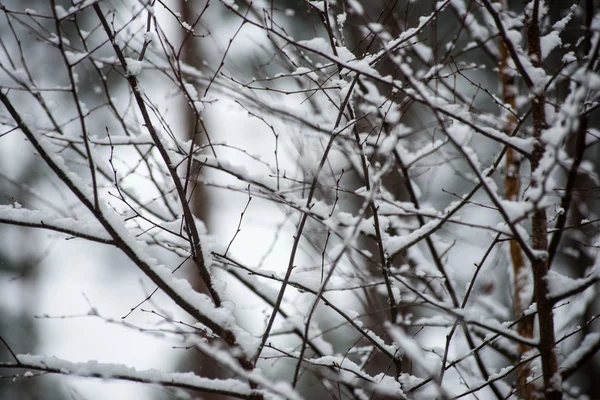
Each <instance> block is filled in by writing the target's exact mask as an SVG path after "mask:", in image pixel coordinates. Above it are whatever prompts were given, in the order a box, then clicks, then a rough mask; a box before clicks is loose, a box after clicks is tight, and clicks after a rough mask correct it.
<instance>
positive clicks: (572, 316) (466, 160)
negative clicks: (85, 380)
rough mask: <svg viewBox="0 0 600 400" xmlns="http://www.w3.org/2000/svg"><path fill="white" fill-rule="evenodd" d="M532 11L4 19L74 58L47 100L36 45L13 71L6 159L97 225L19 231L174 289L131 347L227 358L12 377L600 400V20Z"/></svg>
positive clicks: (32, 220) (150, 7)
mask: <svg viewBox="0 0 600 400" xmlns="http://www.w3.org/2000/svg"><path fill="white" fill-rule="evenodd" d="M513 3H514V2H508V1H494V0H481V1H477V2H476V1H468V0H445V1H443V0H442V1H418V2H414V1H381V2H380V1H373V2H368V1H360V0H346V1H341V0H338V1H305V2H297V3H293V4H292V3H288V2H275V1H263V2H251V1H246V2H235V1H233V0H223V1H221V2H220V3H214V4H213V3H210V2H191V1H188V2H187V3H186V4H184V7H183V9H182V10H177V9H174V8H171V6H170V4H169V3H168V2H161V1H156V2H155V1H139V2H137V3H135V5H134V6H133V7H131V8H125V9H124V8H123V7H121V6H118V7H117V5H115V4H112V3H111V2H97V1H93V0H92V1H82V2H76V3H75V4H74V5H73V6H72V7H69V8H66V7H61V6H58V5H56V4H52V8H51V9H50V10H49V11H47V12H44V13H41V12H37V11H36V12H34V11H32V10H25V9H19V8H16V6H15V8H8V7H6V6H3V7H2V12H3V13H4V15H5V17H6V18H7V19H8V20H11V21H13V22H14V23H18V24H20V25H21V28H19V30H18V31H16V32H15V34H14V36H15V38H16V39H18V38H19V37H20V36H21V35H26V34H28V35H34V36H35V37H36V38H37V40H39V41H40V43H42V44H43V45H44V46H46V47H48V48H51V49H52V50H53V51H54V54H57V55H59V56H60V58H61V59H62V62H61V63H60V64H57V65H60V66H57V67H56V68H55V74H54V75H55V76H56V80H55V81H52V80H47V81H45V86H43V87H42V86H40V84H39V83H38V82H37V81H36V80H35V79H32V78H31V77H30V76H29V75H28V71H27V68H26V66H25V65H24V64H23V62H24V61H23V60H26V59H27V57H28V51H29V50H28V49H27V48H25V47H19V48H18V54H19V57H21V55H22V56H23V57H22V58H20V59H19V58H15V60H17V61H16V62H13V63H11V64H7V63H5V62H3V64H2V65H3V71H4V74H5V76H4V78H6V79H3V81H2V82H7V83H3V84H2V85H3V86H2V87H1V88H0V89H1V91H0V102H1V103H2V104H3V106H4V109H2V111H1V113H0V123H2V126H3V127H4V132H3V134H2V136H1V137H0V140H5V141H9V140H15V139H14V138H15V137H18V138H25V139H26V140H27V141H28V143H29V145H30V149H31V152H32V154H35V157H36V158H37V161H38V162H40V163H42V164H44V165H45V168H46V170H47V173H48V174H49V175H52V176H53V179H54V181H53V182H54V183H55V185H56V186H57V187H60V191H61V193H62V194H63V195H64V196H66V198H67V199H68V204H70V206H69V207H68V209H59V210H56V209H53V208H52V207H49V205H44V204H42V205H40V206H39V207H33V206H32V207H24V206H23V205H22V204H21V203H16V202H13V200H11V201H10V202H6V204H5V205H3V206H0V218H2V222H4V223H6V224H12V225H20V226H27V227H31V228H40V229H45V230H49V231H52V232H55V234H56V235H57V237H68V238H77V240H88V241H93V242H97V243H100V244H104V245H106V246H107V247H109V248H111V249H112V250H113V251H115V252H119V253H122V254H123V255H125V256H126V257H127V258H128V259H129V261H130V264H131V265H132V266H134V267H137V269H138V270H139V272H140V274H141V275H142V276H144V277H145V278H146V279H147V282H151V284H152V285H154V286H155V288H156V290H154V291H152V292H151V294H150V295H149V296H148V298H147V299H146V300H145V301H143V302H142V303H140V304H139V305H138V306H135V307H132V310H131V313H129V314H128V315H127V317H128V316H129V315H131V314H132V313H142V312H147V313H150V314H151V315H153V316H155V317H156V318H157V319H159V320H160V321H161V322H162V324H161V325H160V327H159V328H158V329H157V328H156V327H155V326H153V327H152V328H150V327H148V326H139V325H135V326H134V325H133V324H128V323H127V318H125V320H126V321H125V322H124V323H125V324H128V325H127V326H129V327H131V328H132V329H137V330H139V332H140V335H143V334H156V333H157V332H158V333H159V334H160V335H162V336H163V337H164V340H165V341H173V342H176V343H177V346H178V347H180V348H185V349H188V356H189V357H192V358H193V357H194V355H195V354H200V356H198V358H197V359H198V360H199V359H200V358H202V360H203V361H202V363H201V367H200V369H197V370H196V372H195V373H190V374H182V373H173V372H165V371H154V370H152V371H138V370H134V369H131V368H127V367H124V366H116V365H113V364H97V363H93V362H90V363H71V362H69V361H66V360H59V359H55V358H49V357H45V356H31V355H22V354H16V353H15V352H13V351H12V347H13V344H11V343H10V341H6V344H5V347H6V348H7V349H9V350H11V351H10V352H9V354H10V356H9V357H7V358H6V360H5V361H3V362H1V363H0V367H4V368H24V369H29V370H38V371H44V372H48V373H57V374H63V375H75V376H84V377H90V378H93V377H103V378H110V379H121V380H129V381H135V382H143V383H148V384H154V385H158V386H161V387H165V388H169V390H172V391H173V392H175V393H176V394H177V395H188V394H189V395H194V393H195V392H200V393H211V394H214V395H222V396H232V397H239V398H256V399H258V398H260V399H262V398H280V397H282V398H293V399H296V398H301V397H302V396H303V395H306V396H307V397H308V396H315V395H316V396H318V397H319V398H326V397H331V398H340V399H341V398H356V399H362V398H368V397H373V398H423V399H430V398H448V399H458V398H466V397H469V398H490V399H493V398H497V399H505V398H509V397H511V396H514V397H520V398H525V399H535V398H548V399H555V400H558V399H562V398H579V397H582V396H586V395H589V396H594V390H596V389H594V388H593V384H589V383H586V377H589V375H588V374H589V373H590V372H588V371H594V370H597V368H598V367H597V362H598V359H597V357H595V355H596V352H597V350H598V349H599V348H600V333H598V332H597V331H598V329H597V327H598V324H597V322H596V319H597V317H598V316H599V315H600V311H599V304H598V301H597V299H596V295H595V293H596V286H597V283H598V280H599V279H600V271H599V269H598V268H599V266H598V263H599V261H598V252H597V248H598V243H599V241H598V236H599V235H598V216H597V214H598V210H597V208H598V204H597V201H596V199H595V196H597V192H598V191H597V188H598V176H597V169H598V165H597V161H596V159H597V158H596V157H594V155H596V153H597V144H598V130H597V128H596V127H595V122H596V116H595V113H596V109H597V104H598V93H599V92H598V89H599V88H600V77H599V75H598V67H599V66H598V52H599V49H600V13H598V12H597V10H596V8H595V4H594V2H593V1H592V0H587V1H581V2H578V3H575V4H563V3H561V2H548V3H546V2H544V1H540V0H531V1H528V2H526V3H525V4H524V5H523V4H516V3H515V4H513ZM211 7H214V9H213V8H211ZM215 10H216V12H217V13H224V14H223V15H227V18H226V19H224V20H221V19H218V22H216V21H217V20H216V19H211V17H210V16H214V15H216V13H215ZM160 16H166V17H160ZM24 18H28V21H29V22H27V23H24V22H22V21H23V20H24ZM79 18H85V20H86V21H94V22H93V23H91V25H90V26H89V27H86V28H85V29H84V28H83V27H81V26H79V25H78V24H77V21H78V20H79ZM38 20H44V21H47V20H50V21H52V22H53V23H54V26H53V27H52V28H47V27H46V25H43V24H41V23H38V22H37V21H38ZM32 21H33V22H32ZM224 21H225V22H224ZM306 27H310V29H306ZM73 29H74V30H75V32H77V33H78V40H77V41H75V40H71V39H70V36H66V32H67V31H68V30H71V31H72V30H73ZM173 32H176V33H173ZM206 32H208V33H206ZM205 40H206V41H211V42H213V43H217V44H218V45H217V46H216V47H215V46H214V45H212V46H206V47H204V48H205V49H215V48H218V51H217V50H215V54H212V53H210V52H208V51H206V50H204V51H203V52H202V53H196V54H194V53H195V52H197V51H198V49H199V48H200V47H199V46H204V45H205V44H206V43H205V42H204V43H203V41H205ZM190 46H191V47H190ZM199 54H202V55H199ZM204 58H206V59H210V60H209V61H207V63H206V64H207V67H206V68H204V67H201V66H200V65H199V62H200V60H202V59H204ZM88 70H95V71H96V72H97V77H96V79H97V81H96V84H94V83H93V82H94V81H93V78H91V79H92V81H91V82H92V83H90V80H89V79H86V80H85V81H83V80H80V78H79V77H80V76H81V75H82V74H84V73H85V72H86V71H88ZM108 76H110V77H111V79H113V80H116V81H121V82H122V83H125V84H126V85H127V86H128V88H129V91H128V92H127V95H123V96H119V97H118V98H117V97H114V96H112V95H111V90H110V89H109V87H108V86H107V85H106V81H107V79H106V77H108ZM46 82H48V83H46ZM83 82H85V84H84V83H83ZM88 85H90V86H95V87H97V88H98V90H97V91H98V98H95V99H93V100H91V99H90V101H91V103H90V101H88V102H85V101H83V98H82V93H83V88H82V86H88ZM55 92H60V93H64V94H65V95H64V97H63V100H64V101H63V102H62V103H61V107H60V110H56V109H54V108H50V107H48V102H49V101H50V99H52V98H54V97H55ZM92 104H93V105H92ZM174 104H177V106H176V107H178V108H179V107H181V109H183V110H185V111H184V112H180V111H181V109H178V110H177V112H176V113H175V114H176V115H175V116H174V114H173V113H172V112H171V110H172V107H173V105H174ZM107 111H108V112H107ZM33 113H34V115H38V114H39V115H43V116H44V117H43V119H38V118H36V119H32V118H29V117H28V116H29V115H32V114H33ZM99 115H101V116H102V119H101V120H100V121H98V119H99V118H98V116H99ZM182 115H183V116H182ZM209 115H210V118H209V117H208V116H209ZM181 119H183V120H184V121H182V120H181ZM98 122H100V125H98ZM98 126H100V127H101V128H98ZM211 131H216V132H217V133H216V134H215V135H212V132H211ZM231 132H236V133H241V135H238V136H236V135H233V134H231ZM240 137H243V140H240ZM43 189H44V190H47V191H48V190H50V189H49V188H47V187H44V188H43ZM198 190H201V191H202V193H203V194H202V196H203V197H204V196H208V195H211V196H212V195H213V193H214V194H215V196H216V197H214V198H215V199H219V200H218V201H219V203H220V204H219V205H220V207H215V208H210V209H208V210H209V211H208V213H207V212H206V210H207V209H206V208H205V209H203V210H199V209H198V207H197V204H198V202H202V201H198V197H196V200H194V194H195V193H197V192H198ZM204 198H205V197H204ZM240 198H243V199H244V200H243V201H242V202H241V203H240V201H239V199H240ZM15 201H17V202H18V201H19V199H18V198H17V199H15ZM54 208H56V207H54ZM217 209H220V210H225V212H219V211H217ZM232 216H233V217H232ZM199 217H201V218H202V219H204V220H207V219H210V220H211V221H212V223H211V224H210V225H209V229H208V231H207V230H206V228H205V224H203V223H202V222H201V219H200V218H199ZM232 221H233V226H234V227H235V230H234V233H233V234H232V235H230V236H229V237H227V238H224V237H223V236H222V235H220V236H219V235H217V236H214V235H212V233H213V232H215V231H218V230H219V229H220V228H221V226H224V225H227V224H229V225H231V224H232ZM265 226H266V227H267V229H264V228H265ZM257 232H260V233H257ZM265 232H266V233H265ZM182 266H184V267H183V268H182ZM190 266H191V268H190ZM190 269H191V270H193V271H194V272H193V273H194V275H195V276H196V277H197V278H198V279H197V280H198V281H199V282H200V284H199V285H193V286H192V285H191V284H190V281H193V279H194V278H190V274H189V270H190ZM183 270H185V271H183ZM217 271H218V273H217ZM225 280H226V281H225ZM193 287H197V288H198V289H197V290H196V289H194V288H193ZM232 288H234V289H232ZM148 307H150V308H151V309H148ZM90 315H93V316H96V317H97V318H105V317H103V316H101V314H100V313H99V312H98V311H97V310H96V309H95V308H93V307H92V309H91V310H90ZM110 321H111V322H112V320H110ZM239 321H244V323H243V324H242V323H240V322H239ZM242 325H243V326H242ZM206 360H212V362H213V363H212V364H211V362H207V361H206ZM214 365H218V366H219V369H220V371H221V372H223V373H225V374H227V375H228V376H221V377H219V378H215V374H214V368H215V367H214ZM589 365H592V366H591V367H589V368H588V366H589ZM588 381H589V378H588Z"/></svg>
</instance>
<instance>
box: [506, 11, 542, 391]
mask: <svg viewBox="0 0 600 400" xmlns="http://www.w3.org/2000/svg"><path fill="white" fill-rule="evenodd" d="M501 3H502V6H503V7H506V4H505V2H501ZM499 46H500V71H499V72H500V81H501V83H502V97H503V100H504V103H505V104H508V105H510V107H511V108H512V109H513V111H514V112H516V109H517V107H516V94H517V82H516V79H515V77H514V75H513V74H514V70H513V69H512V68H510V66H509V60H510V55H509V53H508V49H507V48H506V45H505V44H504V41H502V40H501V41H500V45H499ZM505 124H506V125H505V131H506V134H507V135H512V134H513V130H514V129H515V127H516V126H517V118H516V115H515V114H512V113H507V116H506V122H505ZM520 164H521V157H520V155H519V154H517V153H515V151H514V150H513V149H511V148H509V149H508V150H507V151H506V178H505V180H504V186H505V194H506V199H507V200H511V201H516V200H518V197H519V189H520V184H519V169H520ZM509 246H510V258H511V261H512V270H513V279H514V281H513V313H514V318H515V319H518V320H519V322H518V324H517V332H518V333H519V335H521V336H522V337H525V338H532V337H533V317H532V316H523V311H525V309H526V308H527V307H528V306H529V303H530V299H527V298H524V296H525V295H526V294H527V292H526V288H527V286H528V284H529V273H528V270H527V268H526V265H525V259H524V256H523V253H522V251H521V248H520V247H519V245H518V243H517V242H516V241H515V240H511V241H510V242H509ZM518 350H519V355H520V357H523V355H524V354H525V353H526V352H528V351H529V350H531V348H530V347H529V346H527V345H524V344H519V346H518ZM530 373H531V370H530V366H529V364H522V365H520V366H519V367H517V388H518V390H519V392H518V393H519V396H520V397H522V398H524V399H526V400H533V399H534V390H533V389H534V387H533V385H529V384H527V377H528V376H529V375H530Z"/></svg>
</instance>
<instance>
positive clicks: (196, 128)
mask: <svg viewBox="0 0 600 400" xmlns="http://www.w3.org/2000/svg"><path fill="white" fill-rule="evenodd" d="M205 6H206V0H201V1H189V0H179V9H180V10H181V18H182V19H183V20H184V21H185V22H187V23H188V24H190V26H192V28H193V29H194V30H195V31H197V32H198V31H199V30H200V29H201V26H200V24H199V23H198V22H199V20H198V17H199V15H200V13H201V12H202V11H203V10H204V8H205ZM203 56H204V54H203V49H202V44H201V42H200V39H198V38H196V37H190V36H188V37H187V38H185V43H184V45H183V50H182V52H181V61H183V62H185V63H186V64H189V65H191V66H194V67H196V68H199V69H201V66H202V65H203V64H202V61H203ZM201 89H202V90H204V89H203V88H198V92H199V93H201ZM181 121H182V134H183V135H185V138H184V140H191V141H193V142H194V143H195V146H196V147H195V148H197V147H198V146H200V145H202V144H205V135H204V132H203V131H202V129H203V126H202V124H201V123H200V122H201V121H200V120H199V118H198V115H197V114H196V113H195V112H194V110H193V109H192V107H191V106H185V107H182V110H181ZM190 172H191V173H192V174H195V173H196V172H197V171H194V170H192V171H190ZM188 196H189V198H190V199H191V200H190V201H191V204H190V208H191V210H192V212H193V213H194V215H195V216H196V217H198V218H199V219H201V220H202V221H203V222H204V223H205V224H206V226H207V228H208V227H209V223H210V218H209V215H210V213H209V208H210V206H209V201H210V198H209V195H208V192H207V190H206V188H205V187H204V185H202V184H201V183H191V182H190V184H189V187H188ZM188 270H189V271H190V276H189V278H188V280H189V281H190V283H191V284H192V286H193V287H194V288H195V290H197V291H199V292H206V286H205V285H204V283H203V282H202V279H200V276H199V275H198V274H197V273H196V271H197V269H196V267H195V266H190V267H189V269H188ZM180 368H182V369H183V370H192V371H195V372H196V373H197V374H198V375H201V376H204V377H207V378H224V377H225V376H226V375H227V373H226V371H224V370H223V369H222V368H221V367H220V366H219V365H218V364H216V363H215V362H214V360H213V359H211V358H210V357H207V356H206V355H205V354H203V353H201V352H199V351H193V350H190V351H189V353H188V354H186V356H185V357H184V359H183V360H182V361H181V362H180ZM221 397H222V396H221V395H218V394H212V393H205V394H203V398H204V399H207V400H212V399H215V400H216V399H218V398H221Z"/></svg>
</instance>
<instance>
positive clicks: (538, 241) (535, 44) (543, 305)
mask: <svg viewBox="0 0 600 400" xmlns="http://www.w3.org/2000/svg"><path fill="white" fill-rule="evenodd" d="M539 8H540V4H539V1H538V0H534V3H533V8H532V10H531V14H530V15H529V16H528V17H527V44H528V51H529V57H530V58H531V62H532V64H533V66H534V67H540V65H541V58H542V52H541V47H540V27H539V22H538V18H539V14H540V13H539ZM532 89H533V95H534V97H533V102H532V106H531V108H532V117H533V136H534V138H535V139H536V143H535V146H534V149H533V154H532V156H531V187H532V188H533V189H535V188H539V187H540V185H543V182H538V180H537V178H536V176H535V171H536V170H537V168H538V167H539V165H540V161H541V159H542V157H543V155H544V144H543V143H542V141H541V136H542V132H543V130H544V129H545V128H546V113H545V110H544V106H545V96H544V92H543V88H539V87H533V88H532ZM547 227H548V226H547V220H546V210H545V209H542V208H537V207H536V208H535V211H534V213H533V217H532V219H531V235H532V242H533V248H534V250H536V251H537V253H536V258H535V260H533V262H532V268H533V279H534V295H535V301H536V303H537V311H538V323H539V332H540V341H539V351H540V356H541V359H542V374H543V378H544V392H545V393H544V396H545V398H546V399H549V400H560V399H561V398H562V393H561V390H560V376H559V375H558V373H557V371H558V363H557V360H556V352H555V346H556V341H555V338H554V319H553V315H552V303H551V302H550V301H549V300H548V286H547V284H546V276H547V274H548V253H547V250H548V229H547Z"/></svg>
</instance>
